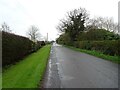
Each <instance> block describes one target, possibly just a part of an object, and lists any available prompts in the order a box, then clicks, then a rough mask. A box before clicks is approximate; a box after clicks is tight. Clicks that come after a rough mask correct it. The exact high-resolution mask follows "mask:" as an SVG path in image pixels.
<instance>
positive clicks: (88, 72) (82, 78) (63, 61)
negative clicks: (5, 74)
mask: <svg viewBox="0 0 120 90" xmlns="http://www.w3.org/2000/svg"><path fill="white" fill-rule="evenodd" d="M43 87H44V88H118V65H117V64H115V63H112V62H110V61H106V60H103V59H100V58H97V57H94V56H91V55H88V54H85V53H81V52H77V51H74V50H71V49H69V48H66V47H64V46H61V45H58V44H55V43H54V44H53V46H52V48H51V53H50V59H49V62H48V66H47V71H46V74H45V77H44V83H43Z"/></svg>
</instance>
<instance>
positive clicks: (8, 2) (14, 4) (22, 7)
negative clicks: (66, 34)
mask: <svg viewBox="0 0 120 90" xmlns="http://www.w3.org/2000/svg"><path fill="white" fill-rule="evenodd" d="M118 2H119V0H0V24H2V23H3V22H6V23H7V24H8V25H9V27H10V29H11V30H12V32H13V33H15V34H18V35H22V36H26V32H27V31H28V29H29V28H30V26H31V25H35V26H37V27H38V28H39V32H40V33H41V35H42V37H46V36H47V33H48V38H49V40H55V39H56V38H57V37H58V36H59V32H58V30H56V26H57V25H58V24H59V22H60V20H61V19H63V18H65V15H66V13H67V12H68V11H71V10H73V9H77V8H80V7H82V8H85V9H86V10H87V11H88V12H89V14H90V18H94V17H97V16H102V17H113V19H114V21H115V22H118ZM41 39H42V38H41Z"/></svg>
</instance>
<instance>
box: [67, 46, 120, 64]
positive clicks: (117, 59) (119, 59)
mask: <svg viewBox="0 0 120 90" xmlns="http://www.w3.org/2000/svg"><path fill="white" fill-rule="evenodd" d="M65 47H68V48H70V49H73V50H75V51H80V52H84V53H87V54H90V55H93V56H96V57H99V58H102V59H105V60H109V61H112V62H114V63H118V64H120V56H110V55H105V54H103V53H102V52H98V51H95V50H93V51H91V50H85V49H79V48H75V47H72V46H65Z"/></svg>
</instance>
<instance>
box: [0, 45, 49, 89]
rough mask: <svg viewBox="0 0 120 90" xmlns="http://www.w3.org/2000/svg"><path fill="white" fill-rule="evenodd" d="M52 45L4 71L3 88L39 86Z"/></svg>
mask: <svg viewBox="0 0 120 90" xmlns="http://www.w3.org/2000/svg"><path fill="white" fill-rule="evenodd" d="M50 47H51V45H46V46H44V47H43V48H41V49H40V50H38V51H37V52H35V53H32V54H31V55H29V56H28V57H26V58H25V59H24V60H22V61H20V62H19V63H17V64H16V65H13V66H11V67H10V68H8V69H7V70H5V71H4V72H3V76H2V80H3V82H2V87H3V88H38V87H39V86H40V84H41V80H42V78H43V75H44V72H45V69H46V65H47V60H48V57H49V53H50Z"/></svg>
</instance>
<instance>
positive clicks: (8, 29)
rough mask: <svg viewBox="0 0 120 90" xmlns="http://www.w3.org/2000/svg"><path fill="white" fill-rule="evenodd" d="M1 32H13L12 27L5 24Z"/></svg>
mask: <svg viewBox="0 0 120 90" xmlns="http://www.w3.org/2000/svg"><path fill="white" fill-rule="evenodd" d="M1 31H5V32H12V30H10V27H9V26H8V25H7V24H6V23H5V22H4V23H3V24H2V25H1Z"/></svg>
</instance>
